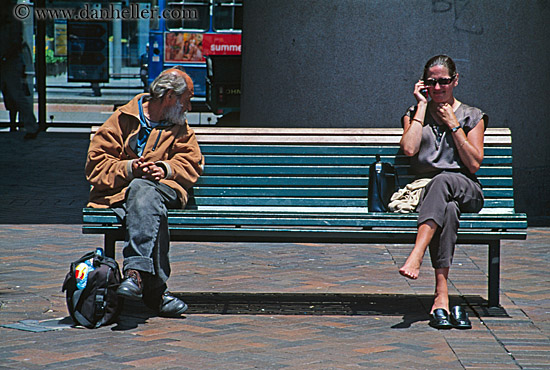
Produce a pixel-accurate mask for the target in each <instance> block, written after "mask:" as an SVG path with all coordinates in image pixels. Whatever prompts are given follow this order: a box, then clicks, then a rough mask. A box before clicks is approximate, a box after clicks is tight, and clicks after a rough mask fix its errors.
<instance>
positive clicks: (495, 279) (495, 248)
mask: <svg viewBox="0 0 550 370" xmlns="http://www.w3.org/2000/svg"><path fill="white" fill-rule="evenodd" d="M499 294H500V240H494V241H490V242H489V307H498V306H499V305H500V303H499V302H500V301H499Z"/></svg>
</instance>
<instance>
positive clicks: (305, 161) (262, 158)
mask: <svg viewBox="0 0 550 370" xmlns="http://www.w3.org/2000/svg"><path fill="white" fill-rule="evenodd" d="M204 157H205V160H206V163H207V164H208V165H209V166H211V165H237V164H238V165H258V164H267V163H269V164H270V165H294V166H298V165H306V166H307V165H325V166H327V165H328V166H342V165H346V166H351V165H355V166H369V165H370V164H371V163H373V162H375V161H376V157H375V156H357V155H354V156H345V157H344V156H342V155H340V156H336V155H334V156H303V155H288V154H287V155H278V156H275V155H270V156H266V155H265V154H264V155H237V154H236V153H232V154H229V155H209V154H204ZM381 160H382V161H383V162H388V163H391V164H399V163H403V161H404V160H406V159H405V158H403V157H397V158H396V157H395V156H381ZM511 163H512V157H511V156H486V157H485V159H484V161H483V167H487V166H490V165H503V164H511ZM407 168H408V166H407Z"/></svg>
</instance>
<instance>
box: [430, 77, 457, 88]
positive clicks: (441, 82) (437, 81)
mask: <svg viewBox="0 0 550 370" xmlns="http://www.w3.org/2000/svg"><path fill="white" fill-rule="evenodd" d="M455 77H456V76H453V77H450V78H437V79H435V78H428V79H427V80H424V84H425V85H427V86H435V85H437V84H439V85H441V86H443V85H448V84H450V83H451V82H453V80H454V79H455Z"/></svg>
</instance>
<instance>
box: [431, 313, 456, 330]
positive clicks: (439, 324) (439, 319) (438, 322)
mask: <svg viewBox="0 0 550 370" xmlns="http://www.w3.org/2000/svg"><path fill="white" fill-rule="evenodd" d="M430 326H431V327H432V328H436V329H451V328H453V324H451V322H450V321H449V314H448V313H447V311H446V310H445V309H443V308H437V309H435V310H434V312H432V313H431V314H430Z"/></svg>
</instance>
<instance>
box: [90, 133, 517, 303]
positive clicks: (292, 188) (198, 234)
mask: <svg viewBox="0 0 550 370" xmlns="http://www.w3.org/2000/svg"><path fill="white" fill-rule="evenodd" d="M195 132H196V134H197V138H198V141H199V144H200V146H201V149H202V152H203V154H204V156H205V159H206V161H205V162H206V166H205V169H204V174H203V176H202V177H201V178H200V179H199V181H198V183H197V184H196V185H195V187H194V188H193V189H192V190H191V192H190V200H189V204H188V205H187V208H186V209H183V210H171V211H170V212H169V224H170V233H171V240H174V241H219V242H243V241H244V242H264V241H265V242H323V243H324V242H326V243H380V244H382V243H391V244H400V243H407V244H409V243H410V244H413V243H414V240H415V236H416V231H417V229H416V226H417V225H416V218H417V215H416V214H396V213H369V211H368V209H367V188H368V167H369V165H370V164H371V163H372V162H374V161H375V157H376V155H377V154H379V155H380V156H381V157H382V160H383V161H387V162H391V163H394V165H395V167H396V169H397V172H398V174H399V183H400V185H401V186H404V185H406V184H407V183H408V182H410V181H412V180H413V176H412V175H411V174H409V164H408V162H409V161H408V158H407V157H406V156H404V155H403V154H402V153H401V152H400V150H399V140H400V137H401V134H402V130H401V129H385V128H375V129H298V128H296V129H292V128H290V129H283V128H221V127H198V128H195ZM478 176H479V178H480V181H481V182H482V184H483V186H484V192H485V197H486V202H485V207H484V209H483V210H482V211H481V212H480V213H479V214H463V215H462V216H461V221H460V229H459V232H458V243H462V244H482V245H487V246H488V251H489V283H488V285H489V294H488V296H489V305H490V306H498V305H499V275H500V271H499V270H500V241H501V240H505V239H526V228H527V218H526V215H525V214H523V213H516V212H515V211H514V190H513V186H512V145H511V134H510V131H509V130H508V129H504V128H490V129H488V130H487V132H486V137H485V160H484V162H483V166H482V167H481V169H480V170H479V172H478ZM83 217H84V226H83V232H84V233H85V234H104V235H105V249H106V254H107V255H109V256H114V254H115V242H116V241H120V240H124V228H123V226H122V225H121V224H120V223H119V222H118V220H117V218H116V216H115V214H114V213H113V212H112V211H111V210H109V209H91V208H85V209H84V210H83ZM411 247H412V246H411ZM396 273H397V271H396Z"/></svg>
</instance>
